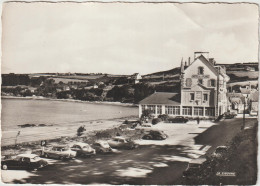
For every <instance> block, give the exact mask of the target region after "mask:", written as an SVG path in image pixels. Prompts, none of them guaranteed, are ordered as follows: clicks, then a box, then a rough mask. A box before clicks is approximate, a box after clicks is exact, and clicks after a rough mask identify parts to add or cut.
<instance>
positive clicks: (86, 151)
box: [71, 142, 96, 156]
mask: <svg viewBox="0 0 260 186" xmlns="http://www.w3.org/2000/svg"><path fill="white" fill-rule="evenodd" d="M71 150H72V151H75V152H77V154H76V155H77V156H91V155H95V154H96V150H95V149H93V148H92V147H91V146H90V145H89V144H87V143H81V142H77V143H75V144H73V145H72V147H71Z"/></svg>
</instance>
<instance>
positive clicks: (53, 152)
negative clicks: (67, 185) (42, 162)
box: [42, 145, 77, 160]
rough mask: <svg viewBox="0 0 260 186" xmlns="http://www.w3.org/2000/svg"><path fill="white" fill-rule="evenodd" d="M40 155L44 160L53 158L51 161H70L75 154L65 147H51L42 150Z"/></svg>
mask: <svg viewBox="0 0 260 186" xmlns="http://www.w3.org/2000/svg"><path fill="white" fill-rule="evenodd" d="M42 154H43V156H44V157H45V158H53V159H60V160H65V159H71V158H74V157H75V156H76V154H77V153H76V152H75V151H72V150H71V149H70V148H69V146H66V145H57V146H52V147H50V148H47V149H44V150H43V151H42Z"/></svg>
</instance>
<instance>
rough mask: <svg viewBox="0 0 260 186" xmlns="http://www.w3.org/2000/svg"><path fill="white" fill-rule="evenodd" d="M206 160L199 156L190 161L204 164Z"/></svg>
mask: <svg viewBox="0 0 260 186" xmlns="http://www.w3.org/2000/svg"><path fill="white" fill-rule="evenodd" d="M205 161H206V158H197V159H192V160H191V161H190V162H189V163H192V164H202V163H203V162H205Z"/></svg>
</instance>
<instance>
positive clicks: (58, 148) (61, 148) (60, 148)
mask: <svg viewBox="0 0 260 186" xmlns="http://www.w3.org/2000/svg"><path fill="white" fill-rule="evenodd" d="M56 150H57V151H66V150H69V148H68V147H57V148H56Z"/></svg>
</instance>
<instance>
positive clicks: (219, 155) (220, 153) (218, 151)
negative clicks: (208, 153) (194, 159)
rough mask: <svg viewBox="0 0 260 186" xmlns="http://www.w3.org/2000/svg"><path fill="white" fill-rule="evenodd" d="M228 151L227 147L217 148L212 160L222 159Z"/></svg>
mask: <svg viewBox="0 0 260 186" xmlns="http://www.w3.org/2000/svg"><path fill="white" fill-rule="evenodd" d="M227 151H228V147H227V146H218V147H217V148H216V150H215V152H214V153H213V154H212V157H214V158H217V159H219V158H222V157H224V156H225V154H226V153H227Z"/></svg>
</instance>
